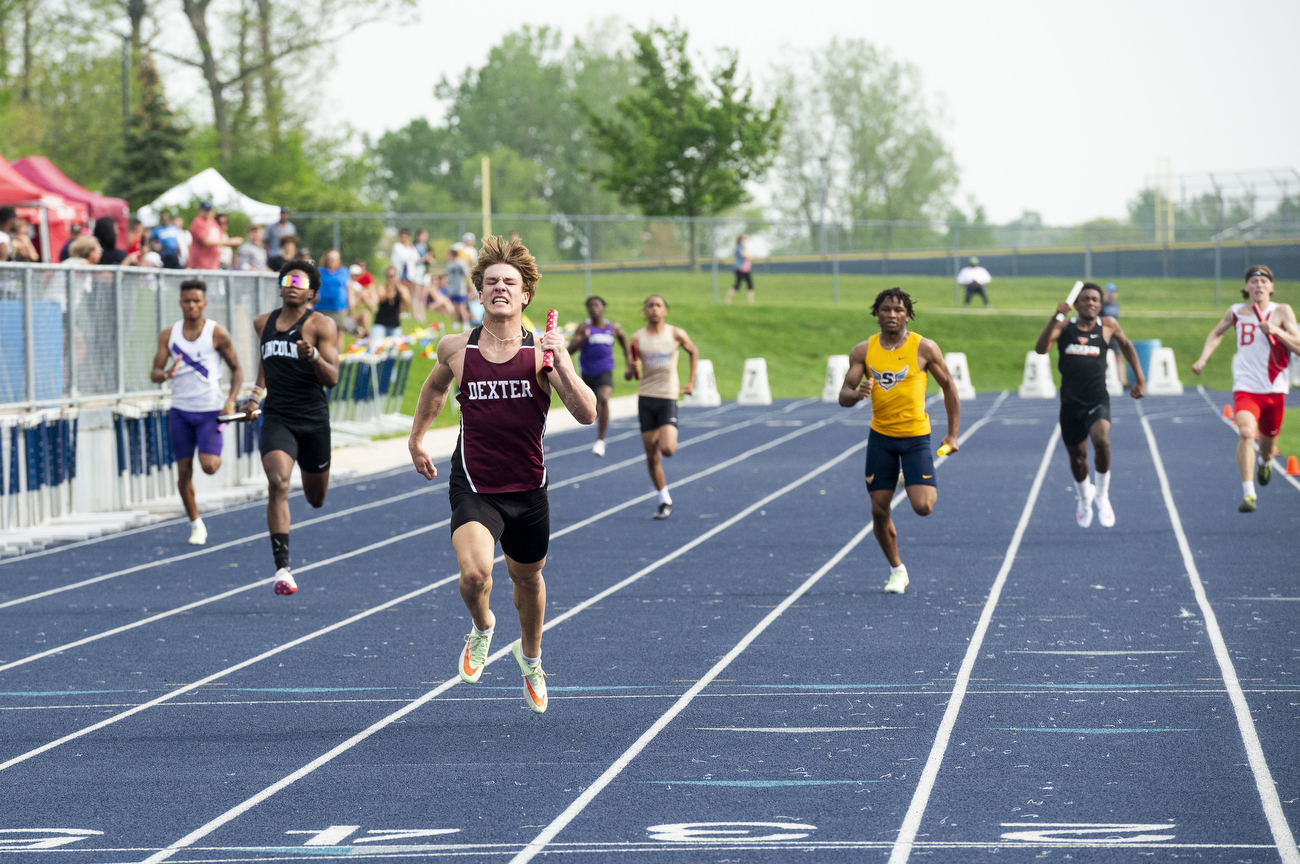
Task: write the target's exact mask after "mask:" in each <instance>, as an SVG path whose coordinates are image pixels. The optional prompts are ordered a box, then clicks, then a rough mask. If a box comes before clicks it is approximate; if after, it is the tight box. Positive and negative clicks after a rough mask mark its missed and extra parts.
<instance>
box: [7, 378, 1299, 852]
mask: <svg viewBox="0 0 1300 864" xmlns="http://www.w3.org/2000/svg"><path fill="white" fill-rule="evenodd" d="M996 399H997V397H996V394H981V396H980V397H979V399H978V400H977V401H975V402H974V403H967V404H966V405H965V406H964V418H963V420H964V423H963V426H964V428H965V429H966V430H970V431H969V432H968V434H969V438H968V440H967V441H966V443H965V444H964V446H963V448H962V450H961V452H960V453H959V454H957V455H956V456H954V457H952V458H950V459H948V460H947V461H946V462H944V463H943V464H941V465H940V467H939V470H938V473H939V482H940V494H939V503H938V506H937V508H936V510H935V513H934V514H933V515H932V516H930V517H928V518H925V519H922V518H920V517H917V516H916V515H915V514H913V513H912V512H911V510H910V508H909V507H908V505H907V504H906V501H903V502H902V503H901V505H900V506H899V507H898V509H896V510H895V511H894V518H895V520H896V522H897V525H898V531H899V537H900V547H901V549H902V553H903V559H904V561H905V562H906V563H907V565H908V570H909V572H910V575H911V580H912V581H911V585H910V586H909V588H908V590H907V593H906V594H905V595H903V596H901V597H899V596H892V595H886V594H884V593H883V592H882V591H881V587H882V586H883V584H884V581H885V577H886V575H887V573H888V568H887V566H886V565H885V563H884V559H883V557H882V556H881V554H880V551H879V549H878V547H877V546H876V543H875V540H874V538H873V537H872V536H871V535H870V533H869V531H867V532H865V533H864V527H865V526H866V525H867V522H868V520H869V519H870V509H869V505H868V502H867V497H866V493H865V490H864V488H863V482H862V464H863V458H864V449H863V448H864V443H865V438H866V432H867V426H866V424H867V422H868V420H869V415H868V414H866V413H865V412H862V411H846V410H843V409H840V408H837V407H835V406H828V405H822V404H820V403H816V402H812V401H804V402H799V403H779V404H777V405H773V406H771V407H770V408H761V409H759V408H738V407H736V406H734V405H728V406H726V407H724V408H723V409H719V410H715V411H701V410H684V411H683V414H682V441H683V446H682V448H681V449H680V451H679V453H678V455H677V456H676V457H675V458H673V459H672V460H669V461H668V462H667V463H666V469H667V472H668V476H669V481H670V482H674V483H680V485H678V486H675V487H674V490H673V497H674V502H675V507H676V509H675V512H674V514H673V516H672V517H671V518H670V519H669V520H667V521H665V522H654V521H652V520H651V519H650V518H649V517H650V515H651V513H652V511H653V506H654V501H653V495H652V494H648V491H649V490H650V485H649V482H648V480H647V478H646V476H645V468H644V461H643V459H642V457H641V444H640V441H639V437H638V436H637V435H636V434H635V431H634V429H633V427H632V426H631V425H628V423H627V422H624V423H616V424H615V428H614V429H612V430H611V436H617V435H621V434H623V433H628V432H630V433H631V434H628V435H627V436H626V437H623V438H619V439H617V440H611V443H610V445H609V452H608V455H607V456H606V458H605V459H603V460H600V459H594V458H592V457H591V456H590V454H589V452H588V449H587V442H589V439H590V437H591V434H590V432H577V433H571V434H566V435H559V436H555V437H554V438H552V439H550V448H551V450H552V454H553V455H552V456H551V457H550V466H551V477H552V478H553V479H552V487H551V512H552V530H553V531H554V532H555V534H556V536H554V537H553V539H552V542H551V553H550V559H549V563H548V565H547V569H546V578H547V588H548V597H549V601H550V602H549V606H548V615H547V618H548V622H549V623H548V631H547V634H546V637H545V641H544V646H545V665H546V668H547V671H548V673H549V674H550V678H549V682H548V683H549V686H550V693H551V706H550V710H549V711H548V712H547V713H546V714H545V715H542V716H535V715H532V714H531V713H529V712H528V711H527V709H526V708H525V707H524V704H523V699H522V697H521V693H520V686H521V680H520V678H519V675H518V670H517V668H516V667H515V665H514V663H513V661H512V660H511V659H510V658H509V657H508V656H506V657H505V658H504V659H502V660H498V661H496V662H494V663H493V664H492V665H489V666H488V668H487V670H486V671H485V672H484V676H483V679H482V681H481V682H480V683H479V684H477V685H466V684H460V683H453V682H455V681H456V679H455V678H454V670H455V662H456V657H457V652H458V651H459V650H460V648H461V646H462V645H463V636H464V633H465V632H467V628H468V626H469V624H468V617H467V614H466V612H465V609H464V606H463V604H462V603H461V600H460V597H459V595H458V593H457V591H456V583H455V578H456V572H457V571H456V563H455V558H454V556H453V555H452V552H451V544H450V539H449V535H448V531H447V527H446V521H445V520H446V519H447V518H448V516H449V515H450V514H449V511H448V506H447V501H446V490H445V486H442V485H441V484H440V483H433V484H430V483H426V482H425V481H424V480H423V479H421V478H419V477H417V476H416V475H415V474H414V473H413V472H400V473H396V474H393V475H390V476H384V477H378V478H368V479H366V480H362V481H359V482H355V483H351V484H347V485H339V486H337V487H336V488H335V489H332V490H331V491H330V497H329V501H328V503H327V504H326V506H325V507H324V508H323V509H322V510H319V511H310V510H309V508H307V507H306V505H305V504H304V503H303V501H302V499H301V498H296V499H294V500H293V502H292V509H293V519H294V529H293V534H292V552H293V559H294V563H295V573H296V575H297V577H298V582H299V585H300V586H301V589H300V590H299V592H298V593H297V594H296V595H294V596H292V597H289V598H284V597H276V596H274V595H273V594H272V592H271V589H270V584H269V580H270V578H271V577H272V574H273V570H274V568H273V566H272V563H271V556H270V550H269V548H268V547H269V543H268V541H267V539H266V537H265V534H264V532H265V520H264V515H263V510H262V508H261V507H260V506H256V507H246V508H241V509H235V510H230V511H226V512H224V513H220V514H215V515H213V516H210V517H206V521H207V523H208V527H209V545H208V546H207V547H205V548H204V549H202V550H197V551H196V550H194V549H193V548H192V547H189V546H187V545H186V544H185V542H184V541H185V539H186V536H187V535H188V532H187V531H186V530H185V527H184V526H182V525H164V526H159V527H155V528H152V529H148V530H142V531H137V532H132V533H127V534H123V535H118V536H115V537H110V538H107V539H104V540H102V541H99V542H90V543H86V544H77V545H75V546H72V547H63V548H61V549H56V550H53V551H51V552H48V553H45V554H41V555H38V556H32V557H28V558H24V559H16V560H11V561H6V562H4V563H3V564H0V730H3V733H2V734H0V854H5V853H8V854H19V853H21V854H23V855H25V856H35V857H27V858H24V859H22V860H26V861H39V862H42V864H44V862H51V864H55V862H57V864H63V862H73V861H75V862H86V864H109V862H144V861H152V862H160V861H162V860H171V861H176V862H200V861H203V862H208V861H211V862H217V861H220V862H231V861H271V860H292V859H301V858H304V857H310V856H313V855H315V856H321V855H324V856H335V857H338V856H343V857H357V856H362V857H365V856H383V857H390V858H412V859H414V858H426V857H455V858H458V859H461V860H483V861H487V860H494V861H496V860H512V859H515V860H520V861H522V860H525V859H526V858H528V857H530V856H534V855H536V856H537V857H538V860H540V858H541V857H546V858H548V859H549V858H574V859H575V860H590V859H591V858H592V856H593V855H594V856H596V857H598V858H610V859H613V858H619V859H622V858H624V857H632V856H634V855H635V856H636V858H635V860H646V861H649V860H659V859H663V860H672V861H750V860H754V861H757V860H772V861H780V860H790V859H794V858H805V859H808V860H818V861H822V860H828V861H841V860H842V861H862V860H869V861H880V862H884V861H887V860H889V861H893V862H895V864H899V862H902V861H905V860H909V859H910V858H917V859H919V858H924V859H926V860H939V861H985V860H998V861H1029V860H1031V859H1038V858H1042V857H1049V856H1050V857H1053V858H1061V859H1065V858H1068V859H1070V860H1074V861H1084V862H1096V861H1130V860H1167V859H1173V858H1196V859H1198V860H1206V861H1225V862H1236V861H1251V862H1265V861H1286V862H1297V861H1300V854H1297V852H1296V849H1295V846H1294V841H1292V843H1291V845H1290V846H1289V847H1288V846H1286V844H1285V843H1284V842H1283V844H1282V846H1281V847H1280V846H1279V842H1280V841H1284V840H1285V838H1286V837H1287V836H1288V835H1289V832H1290V831H1291V830H1300V822H1298V821H1297V816H1296V814H1297V810H1298V808H1300V747H1298V746H1297V744H1296V742H1297V728H1298V720H1297V710H1296V705H1297V703H1298V702H1300V681H1297V680H1296V674H1297V672H1300V667H1298V666H1297V661H1298V659H1300V657H1298V655H1297V647H1296V646H1297V645H1298V644H1300V642H1298V641H1297V629H1300V588H1298V587H1297V584H1296V581H1297V580H1296V575H1297V572H1300V568H1297V566H1296V564H1295V562H1294V560H1293V559H1291V558H1290V557H1289V554H1290V547H1291V545H1292V543H1291V540H1292V538H1293V537H1294V532H1295V528H1296V525H1297V524H1298V523H1297V519H1298V518H1300V488H1297V487H1295V486H1294V485H1292V484H1291V483H1289V482H1288V481H1287V479H1286V478H1284V477H1276V478H1275V479H1274V481H1273V483H1272V484H1271V485H1269V486H1268V487H1267V488H1263V489H1261V490H1260V493H1261V494H1260V509H1259V511H1258V512H1257V513H1255V514H1253V515H1248V516H1247V515H1239V514H1238V513H1237V512H1236V505H1237V503H1238V500H1239V490H1240V486H1239V483H1238V479H1237V476H1236V467H1235V463H1234V461H1233V448H1234V446H1235V436H1234V434H1233V433H1232V430H1230V429H1228V428H1226V427H1225V426H1224V424H1223V423H1222V421H1221V420H1220V419H1219V417H1218V412H1217V411H1216V410H1215V408H1214V405H1215V404H1221V403H1222V402H1223V401H1225V399H1224V398H1223V397H1222V396H1221V395H1220V396H1213V395H1211V397H1210V398H1209V400H1208V401H1207V400H1206V399H1203V398H1202V396H1201V395H1199V394H1197V393H1196V392H1193V391H1189V392H1188V393H1187V395H1185V396H1183V397H1163V398H1149V399H1146V400H1144V401H1143V402H1142V403H1141V405H1140V406H1138V405H1135V404H1134V403H1133V402H1132V400H1128V399H1123V400H1121V399H1116V400H1115V402H1114V410H1113V414H1114V418H1115V421H1114V429H1113V432H1112V446H1113V451H1114V457H1113V460H1114V478H1115V479H1114V481H1113V485H1112V489H1111V498H1112V501H1113V502H1114V506H1115V510H1116V512H1117V514H1118V517H1119V524H1118V525H1117V527H1115V528H1114V529H1111V530H1106V529H1103V528H1101V527H1100V526H1099V524H1097V523H1095V522H1094V525H1093V527H1092V528H1090V529H1089V530H1087V531H1081V530H1080V529H1079V528H1078V527H1077V526H1076V525H1075V524H1074V518H1073V510H1074V487H1073V484H1072V481H1071V478H1070V475H1069V471H1068V466H1067V463H1066V459H1065V454H1064V449H1063V448H1062V447H1061V445H1060V443H1059V441H1057V440H1056V438H1055V436H1054V430H1055V422H1056V403H1055V402H1044V401H1027V400H1020V399H1018V398H1016V397H1015V396H1011V397H1010V398H1007V399H1004V400H1003V401H1001V402H999V403H997V404H996V405H995V400H996ZM1139 407H1140V409H1141V410H1140V411H1139ZM982 418H983V419H984V422H983V423H982V424H979V427H978V428H975V427H976V425H977V421H980V420H981V419H982ZM937 421H938V423H939V424H940V426H941V424H942V409H941V408H940V409H939V410H938V417H937ZM570 450H571V451H572V452H568V451H570ZM1157 454H1158V456H1159V460H1160V461H1159V463H1157V460H1156V456H1157ZM1045 457H1046V458H1045ZM1158 466H1163V467H1162V469H1161V467H1158ZM439 467H440V470H441V469H443V468H445V467H446V466H445V465H440V466H439ZM1161 470H1163V471H1164V472H1165V477H1166V479H1167V484H1168V496H1166V491H1165V488H1164V487H1162V482H1161V476H1160V471H1161ZM1171 505H1172V506H1171ZM1174 513H1176V514H1177V516H1176V518H1177V520H1178V522H1177V524H1179V525H1181V531H1182V534H1183V536H1184V537H1185V538H1186V551H1187V553H1188V554H1187V555H1185V554H1184V550H1183V548H1182V547H1181V546H1180V541H1179V536H1178V533H1177V532H1176V530H1175V521H1174V520H1175V517H1174V515H1173V514H1174ZM309 520H314V521H309ZM222 544H229V545H226V546H223V545H222ZM1189 561H1190V566H1189ZM1198 585H1202V586H1203V594H1201V596H1200V597H1198V593H1197V590H1198V589H1197V586H1198ZM495 594H496V596H495V597H494V609H495V610H496V612H497V615H498V620H499V621H500V623H501V627H500V628H499V632H498V636H497V640H496V643H495V644H494V646H493V649H494V655H495V654H499V653H501V652H503V651H504V649H506V648H507V646H508V645H509V643H510V641H511V640H512V639H513V638H515V635H516V634H517V629H516V628H517V626H518V625H517V623H516V621H515V617H514V615H513V613H512V611H511V609H510V605H509V584H508V579H507V577H506V576H505V574H504V572H503V571H502V569H501V568H500V567H498V573H497V590H496V592H495ZM1207 612H1209V613H1211V614H1212V615H1213V616H1214V618H1215V619H1216V621H1215V622H1212V621H1211V620H1210V619H1209V618H1207ZM1288 820H1289V825H1288Z"/></svg>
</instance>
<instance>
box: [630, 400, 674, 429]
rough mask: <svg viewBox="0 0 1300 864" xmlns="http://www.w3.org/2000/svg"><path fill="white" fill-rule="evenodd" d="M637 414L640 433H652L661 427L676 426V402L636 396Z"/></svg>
mask: <svg viewBox="0 0 1300 864" xmlns="http://www.w3.org/2000/svg"><path fill="white" fill-rule="evenodd" d="M636 410H637V414H638V415H639V417H640V420H641V431H642V432H653V431H655V430H656V429H658V428H659V427H661V426H676V425H677V400H676V399H656V398H654V397H653V396H638V397H637V400H636Z"/></svg>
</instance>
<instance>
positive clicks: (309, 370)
mask: <svg viewBox="0 0 1300 864" xmlns="http://www.w3.org/2000/svg"><path fill="white" fill-rule="evenodd" d="M319 292H320V273H319V272H318V271H317V270H316V266H315V265H314V264H312V263H311V262H310V261H290V262H287V263H286V264H285V265H284V266H283V267H281V268H280V299H281V300H282V301H283V305H282V306H281V307H280V308H279V309H276V310H275V311H273V312H269V313H267V314H265V315H258V316H257V317H256V318H255V319H253V328H254V329H255V330H256V331H257V332H258V333H259V334H261V340H262V347H261V358H262V362H261V365H260V367H259V368H258V370H257V386H256V387H255V388H254V389H253V396H252V399H251V400H250V401H249V403H248V410H249V411H251V412H254V415H253V416H256V414H257V413H260V414H261V417H262V433H261V450H262V467H263V468H264V469H265V470H266V480H267V487H268V500H267V503H266V526H267V529H268V530H269V531H270V532H271V552H272V554H273V555H274V556H275V567H276V572H275V585H274V588H275V593H276V594H292V593H294V592H295V591H297V590H298V583H296V582H295V581H294V579H293V573H292V571H291V569H290V566H289V477H290V475H291V474H292V473H293V463H294V462H295V461H296V462H297V463H298V467H299V468H301V469H302V492H303V496H304V497H305V498H306V499H307V503H308V504H310V505H311V506H312V507H320V506H321V505H323V504H324V503H325V493H326V491H327V490H328V489H329V484H330V473H329V472H330V413H329V402H328V397H327V395H326V393H325V390H326V388H328V387H333V386H334V385H335V384H337V383H339V350H338V326H337V325H336V324H335V323H334V322H333V321H332V320H330V319H329V318H327V317H325V316H324V315H321V314H320V313H318V312H315V311H313V310H312V308H311V303H312V301H313V300H315V298H316V295H317V294H318V293H319Z"/></svg>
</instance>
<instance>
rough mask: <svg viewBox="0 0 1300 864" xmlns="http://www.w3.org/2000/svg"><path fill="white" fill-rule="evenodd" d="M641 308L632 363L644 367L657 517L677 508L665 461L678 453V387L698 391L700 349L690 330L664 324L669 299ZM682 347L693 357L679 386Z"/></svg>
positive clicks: (640, 405)
mask: <svg viewBox="0 0 1300 864" xmlns="http://www.w3.org/2000/svg"><path fill="white" fill-rule="evenodd" d="M641 311H642V312H643V313H645V320H646V326H644V327H642V328H641V329H640V330H638V331H636V332H635V333H633V334H632V336H631V339H630V340H629V341H630V342H631V344H632V357H633V364H634V365H638V366H639V368H640V378H641V386H640V388H639V389H638V390H637V395H638V397H639V398H638V399H637V411H638V413H639V414H640V418H641V443H642V444H644V445H645V461H646V468H648V469H649V471H650V480H651V481H652V482H653V483H654V484H655V488H656V489H658V490H659V506H658V508H657V509H656V510H655V515H654V518H656V519H667V518H668V516H669V515H670V514H671V513H672V512H673V498H672V496H671V495H669V494H668V483H667V481H666V480H665V479H664V468H663V461H662V460H663V457H669V456H672V455H673V454H674V453H676V452H677V397H678V395H679V389H680V392H681V393H686V394H688V395H689V394H690V393H691V392H692V391H693V390H694V389H695V367H696V366H697V365H699V360H700V352H699V349H698V348H696V347H695V343H694V342H692V341H691V337H689V336H687V335H686V331H685V330H683V329H682V328H680V327H674V326H672V325H671V324H665V323H664V318H666V317H667V316H668V301H667V300H665V299H664V298H662V297H660V296H659V295H658V294H651V295H650V296H649V297H647V298H646V299H645V306H644V308H643V309H642V310H641ZM679 349H684V350H685V351H686V353H687V354H689V355H691V376H690V379H689V380H688V381H687V382H686V386H685V387H680V388H679V386H678V378H677V355H678V351H679ZM638 361H639V362H638ZM635 374H636V371H634V369H633V367H629V368H628V370H627V371H626V372H624V373H623V377H624V378H626V379H627V380H629V381H630V380H632V376H633V375H635Z"/></svg>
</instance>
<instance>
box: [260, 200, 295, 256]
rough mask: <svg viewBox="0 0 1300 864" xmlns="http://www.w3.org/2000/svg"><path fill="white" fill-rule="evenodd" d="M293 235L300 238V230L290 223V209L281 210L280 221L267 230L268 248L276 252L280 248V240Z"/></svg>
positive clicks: (282, 208)
mask: <svg viewBox="0 0 1300 864" xmlns="http://www.w3.org/2000/svg"><path fill="white" fill-rule="evenodd" d="M290 234H292V235H293V236H294V237H297V236H298V229H297V228H295V227H293V223H292V222H290V221H289V208H288V207H281V208H280V221H279V222H275V223H272V224H271V225H269V226H267V229H266V248H267V249H269V250H271V251H272V252H274V251H275V250H276V249H279V248H280V240H281V239H283V238H284V237H287V236H288V235H290Z"/></svg>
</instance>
